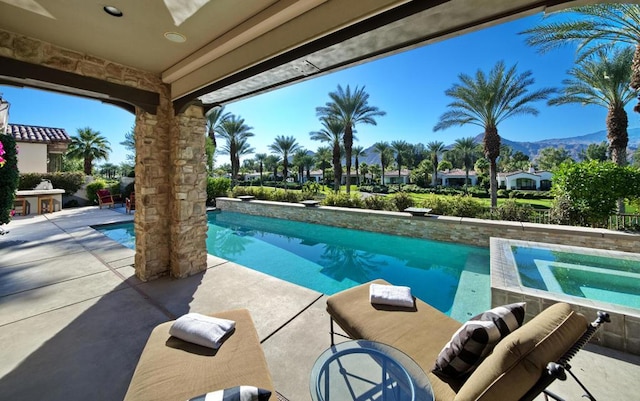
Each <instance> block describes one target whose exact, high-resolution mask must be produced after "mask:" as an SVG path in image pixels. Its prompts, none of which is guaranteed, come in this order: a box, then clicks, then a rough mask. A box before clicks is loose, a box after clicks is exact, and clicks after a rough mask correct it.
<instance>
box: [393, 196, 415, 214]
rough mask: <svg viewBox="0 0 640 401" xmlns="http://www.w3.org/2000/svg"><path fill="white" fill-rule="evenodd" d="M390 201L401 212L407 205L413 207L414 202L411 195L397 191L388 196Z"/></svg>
mask: <svg viewBox="0 0 640 401" xmlns="http://www.w3.org/2000/svg"><path fill="white" fill-rule="evenodd" d="M390 203H391V204H393V205H394V207H395V209H396V210H398V211H400V212H402V211H404V209H406V208H408V207H413V206H414V205H415V202H414V200H413V198H412V197H410V196H409V194H407V193H406V192H398V193H396V194H394V195H392V196H391V197H390Z"/></svg>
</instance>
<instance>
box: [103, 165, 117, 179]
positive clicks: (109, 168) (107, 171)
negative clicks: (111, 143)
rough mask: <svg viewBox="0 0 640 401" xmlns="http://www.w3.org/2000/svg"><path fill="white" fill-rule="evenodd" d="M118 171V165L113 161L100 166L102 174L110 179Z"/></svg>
mask: <svg viewBox="0 0 640 401" xmlns="http://www.w3.org/2000/svg"><path fill="white" fill-rule="evenodd" d="M117 171H118V166H116V165H115V164H113V163H104V164H103V165H102V166H100V174H103V175H105V176H106V177H107V178H108V179H112V178H113V177H115V175H116V172H117Z"/></svg>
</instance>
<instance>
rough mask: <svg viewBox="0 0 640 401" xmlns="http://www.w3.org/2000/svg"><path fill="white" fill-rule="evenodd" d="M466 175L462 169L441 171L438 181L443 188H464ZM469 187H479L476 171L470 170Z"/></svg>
mask: <svg viewBox="0 0 640 401" xmlns="http://www.w3.org/2000/svg"><path fill="white" fill-rule="evenodd" d="M465 178H466V173H465V171H464V170H462V169H459V168H457V169H453V170H446V171H441V172H439V173H438V180H439V181H440V183H441V184H440V185H442V186H443V187H462V186H464V180H465ZM468 184H469V185H471V186H473V185H478V175H477V174H476V172H475V170H469V183H468Z"/></svg>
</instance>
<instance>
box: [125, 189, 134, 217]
mask: <svg viewBox="0 0 640 401" xmlns="http://www.w3.org/2000/svg"><path fill="white" fill-rule="evenodd" d="M125 210H126V211H127V214H129V213H131V211H132V210H136V194H135V193H134V192H131V194H130V195H129V197H128V198H127V199H126V200H125Z"/></svg>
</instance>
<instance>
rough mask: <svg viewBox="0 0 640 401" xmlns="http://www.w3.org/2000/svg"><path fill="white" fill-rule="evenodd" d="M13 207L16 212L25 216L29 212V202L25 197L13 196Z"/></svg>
mask: <svg viewBox="0 0 640 401" xmlns="http://www.w3.org/2000/svg"><path fill="white" fill-rule="evenodd" d="M13 209H14V210H15V211H16V213H17V214H19V215H21V216H26V215H27V214H29V202H27V199H26V198H15V200H14V201H13Z"/></svg>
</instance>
